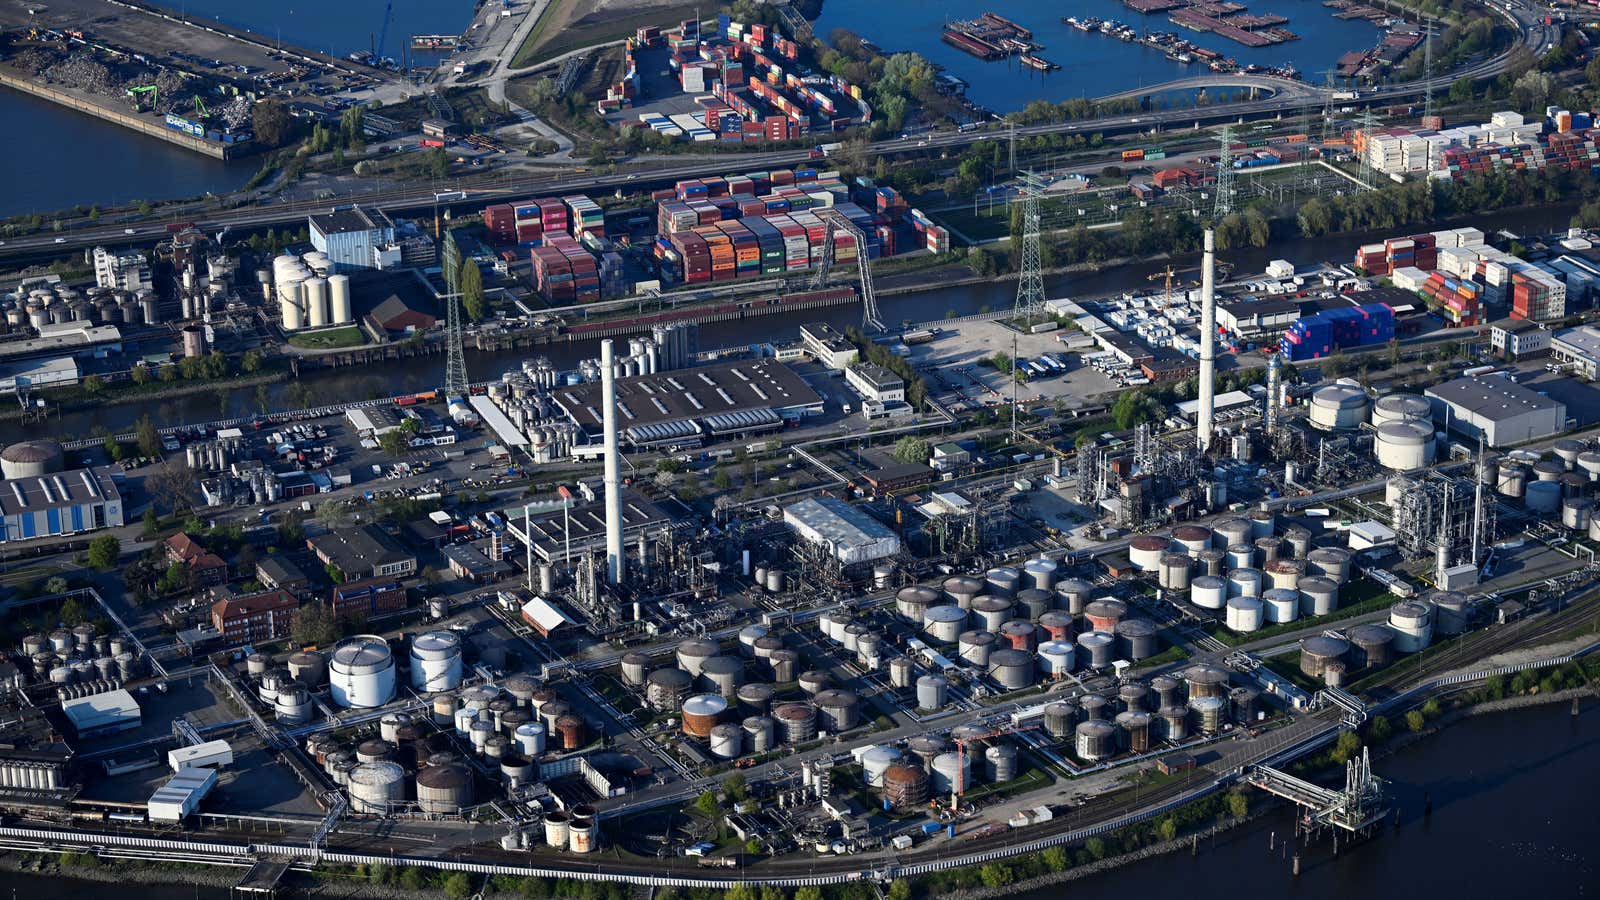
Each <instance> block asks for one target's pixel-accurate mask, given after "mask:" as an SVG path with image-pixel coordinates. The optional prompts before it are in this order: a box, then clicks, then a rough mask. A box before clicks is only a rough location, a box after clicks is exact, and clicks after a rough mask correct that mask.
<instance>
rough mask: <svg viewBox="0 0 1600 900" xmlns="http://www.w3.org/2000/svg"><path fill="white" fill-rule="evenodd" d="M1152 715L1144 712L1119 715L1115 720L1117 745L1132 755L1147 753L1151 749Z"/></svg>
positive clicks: (1132, 711)
mask: <svg viewBox="0 0 1600 900" xmlns="http://www.w3.org/2000/svg"><path fill="white" fill-rule="evenodd" d="M1150 720H1151V715H1150V714H1149V713H1147V712H1144V711H1143V710H1129V711H1128V712H1123V713H1118V714H1117V718H1116V720H1115V723H1116V728H1117V744H1118V746H1120V747H1122V748H1123V749H1125V750H1128V751H1130V752H1132V753H1145V752H1147V751H1149V749H1150Z"/></svg>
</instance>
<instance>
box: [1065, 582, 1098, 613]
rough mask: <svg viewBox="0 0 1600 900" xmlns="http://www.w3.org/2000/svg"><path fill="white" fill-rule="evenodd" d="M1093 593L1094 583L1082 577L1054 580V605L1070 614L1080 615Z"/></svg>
mask: <svg viewBox="0 0 1600 900" xmlns="http://www.w3.org/2000/svg"><path fill="white" fill-rule="evenodd" d="M1093 595H1094V585H1092V584H1090V583H1089V582H1088V581H1087V580H1085V579H1082V578H1064V579H1058V580H1057V581H1056V596H1057V597H1059V598H1060V599H1059V600H1057V601H1056V605H1057V606H1059V607H1061V608H1063V609H1065V610H1066V611H1067V612H1068V613H1069V614H1070V615H1074V616H1081V615H1083V610H1084V608H1085V607H1087V606H1088V605H1089V600H1090V598H1091V597H1092V596H1093Z"/></svg>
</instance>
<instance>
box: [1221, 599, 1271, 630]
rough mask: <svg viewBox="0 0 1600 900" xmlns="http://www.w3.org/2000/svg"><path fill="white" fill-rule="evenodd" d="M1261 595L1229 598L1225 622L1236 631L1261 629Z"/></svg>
mask: <svg viewBox="0 0 1600 900" xmlns="http://www.w3.org/2000/svg"><path fill="white" fill-rule="evenodd" d="M1262 618H1263V616H1262V603H1261V598H1260V597H1231V598H1229V600H1228V609H1227V617H1226V619H1225V624H1226V625H1227V626H1228V630H1230V631H1236V632H1250V631H1259V630H1260V629H1261V621H1262Z"/></svg>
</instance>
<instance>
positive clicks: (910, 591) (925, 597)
mask: <svg viewBox="0 0 1600 900" xmlns="http://www.w3.org/2000/svg"><path fill="white" fill-rule="evenodd" d="M938 602H939V592H938V591H936V590H934V589H933V588H930V587H922V586H921V585H912V586H911V587H907V588H901V589H900V592H899V593H897V594H895V598H894V606H895V611H896V612H898V613H899V614H900V617H901V618H903V619H905V620H906V621H907V622H916V623H918V624H920V623H921V622H922V613H923V611H924V610H926V609H927V608H928V607H930V606H933V605H934V604H936V603H938ZM968 602H969V603H970V602H971V601H970V600H969V601H968Z"/></svg>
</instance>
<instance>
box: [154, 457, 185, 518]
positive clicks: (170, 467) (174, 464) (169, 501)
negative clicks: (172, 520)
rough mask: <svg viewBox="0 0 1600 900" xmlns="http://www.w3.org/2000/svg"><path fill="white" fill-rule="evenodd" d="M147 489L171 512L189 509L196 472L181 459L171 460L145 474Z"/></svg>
mask: <svg viewBox="0 0 1600 900" xmlns="http://www.w3.org/2000/svg"><path fill="white" fill-rule="evenodd" d="M144 486H145V491H146V492H148V493H149V494H150V496H151V497H153V498H155V500H156V501H157V502H158V503H160V504H162V505H164V506H165V507H166V509H167V512H169V513H175V512H179V511H181V510H184V509H188V508H189V506H190V504H191V502H192V500H191V498H192V497H193V496H194V472H193V471H192V470H191V469H190V468H189V466H188V465H187V464H185V463H183V462H181V461H179V460H176V459H173V460H169V461H167V462H166V463H164V464H162V466H161V467H160V468H158V469H156V470H155V471H154V472H151V473H150V474H149V475H147V476H145V480H144Z"/></svg>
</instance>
